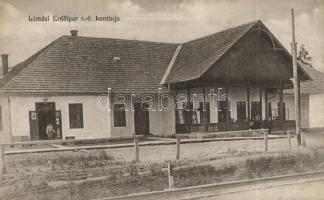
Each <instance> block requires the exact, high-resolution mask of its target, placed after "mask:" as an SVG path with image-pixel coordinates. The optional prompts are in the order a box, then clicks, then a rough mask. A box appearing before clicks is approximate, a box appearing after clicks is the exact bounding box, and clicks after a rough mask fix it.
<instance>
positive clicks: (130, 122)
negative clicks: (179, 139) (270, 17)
mask: <svg viewBox="0 0 324 200" xmlns="http://www.w3.org/2000/svg"><path fill="white" fill-rule="evenodd" d="M2 58H3V70H2V71H3V72H4V73H3V74H4V76H3V78H2V79H0V109H1V118H0V125H1V126H0V135H1V139H2V140H3V141H5V142H10V141H24V140H49V139H66V138H76V139H86V138H109V137H124V136H131V135H132V134H153V135H163V136H166V135H174V134H175V133H188V134H190V133H192V132H217V131H230V130H244V129H248V128H249V122H250V121H252V120H263V119H265V118H266V116H268V113H271V112H272V110H273V108H275V107H271V108H269V107H268V106H267V105H269V104H268V102H269V101H276V103H273V105H277V102H279V103H278V105H279V109H278V110H279V115H278V117H277V118H276V119H275V120H274V128H287V127H289V126H291V124H292V123H294V122H293V121H289V120H285V114H284V113H285V107H284V99H285V97H284V93H283V91H284V89H289V88H292V83H291V81H290V78H291V77H292V74H293V73H292V57H291V55H290V54H289V52H288V51H287V50H286V49H285V48H284V47H283V46H282V45H281V44H280V42H279V41H278V40H277V39H276V38H275V37H274V36H273V34H272V33H271V32H270V31H269V30H268V29H267V28H266V26H265V25H264V24H263V23H262V22H261V21H255V22H251V23H248V24H243V25H240V26H237V27H233V28H230V29H227V30H224V31H221V32H218V33H214V34H211V35H208V36H205V37H202V38H198V39H195V40H192V41H188V42H185V43H181V44H174V43H159V42H147V41H137V40H121V39H109V38H93V37H82V36H78V35H77V31H76V30H74V31H71V35H70V36H62V37H60V38H58V39H56V40H55V41H53V42H52V43H51V44H49V45H48V46H46V47H44V48H43V49H41V50H40V51H39V52H37V53H36V54H34V55H32V56H31V57H29V58H28V59H27V60H25V61H23V62H22V63H20V64H18V65H17V66H15V67H14V68H13V69H12V70H10V71H9V72H8V56H6V55H3V56H2ZM298 73H299V77H300V80H301V81H307V80H311V78H310V77H309V75H308V74H307V73H306V72H305V71H304V70H303V68H301V67H300V66H299V71H298ZM274 91H279V94H280V95H279V96H278V97H276V100H274V99H273V98H272V99H271V98H269V97H271V95H273V94H274ZM313 98H314V99H313ZM316 98H317V97H312V100H310V102H309V103H311V101H315V100H316ZM270 99H271V100H270ZM188 102H189V103H188ZM290 116H291V115H289V117H288V118H286V119H290ZM311 123H317V122H315V121H312V122H311ZM50 124H51V125H52V126H53V127H54V130H55V133H54V134H53V135H52V136H49V135H48V133H47V132H48V127H49V125H50ZM276 124H280V126H278V127H277V125H276ZM292 125H293V124H292Z"/></svg>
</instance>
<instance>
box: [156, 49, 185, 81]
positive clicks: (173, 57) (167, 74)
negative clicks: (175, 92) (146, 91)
mask: <svg viewBox="0 0 324 200" xmlns="http://www.w3.org/2000/svg"><path fill="white" fill-rule="evenodd" d="M181 47H182V44H179V45H178V46H177V48H176V49H175V50H174V54H173V56H172V58H171V60H170V63H169V66H168V68H167V69H166V70H165V73H164V75H163V77H162V80H161V82H160V84H161V85H163V84H164V83H165V81H166V79H167V78H168V76H169V74H170V72H171V69H172V67H173V64H174V62H175V61H176V59H177V57H178V54H179V52H180V50H181Z"/></svg>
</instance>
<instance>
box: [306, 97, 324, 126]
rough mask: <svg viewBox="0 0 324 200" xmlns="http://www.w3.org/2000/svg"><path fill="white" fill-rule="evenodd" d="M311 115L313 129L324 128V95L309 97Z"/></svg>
mask: <svg viewBox="0 0 324 200" xmlns="http://www.w3.org/2000/svg"><path fill="white" fill-rule="evenodd" d="M309 114H310V115H309V121H310V122H309V125H310V127H311V128H318V127H324V94H312V95H310V96H309Z"/></svg>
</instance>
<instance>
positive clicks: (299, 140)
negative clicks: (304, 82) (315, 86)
mask: <svg viewBox="0 0 324 200" xmlns="http://www.w3.org/2000/svg"><path fill="white" fill-rule="evenodd" d="M291 24H292V54H293V55H292V56H293V75H294V77H293V83H294V99H295V116H296V117H295V120H296V136H297V137H296V138H297V144H298V146H302V135H301V131H300V110H299V109H300V107H299V101H300V99H299V84H298V83H299V79H298V69H297V52H296V47H297V44H296V41H295V19H294V9H293V8H292V9H291Z"/></svg>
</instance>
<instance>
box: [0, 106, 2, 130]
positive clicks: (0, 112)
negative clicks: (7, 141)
mask: <svg viewBox="0 0 324 200" xmlns="http://www.w3.org/2000/svg"><path fill="white" fill-rule="evenodd" d="M0 130H2V108H1V106H0Z"/></svg>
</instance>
